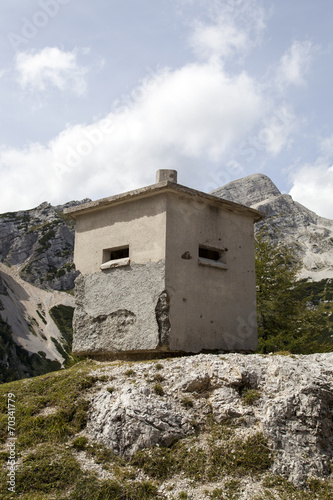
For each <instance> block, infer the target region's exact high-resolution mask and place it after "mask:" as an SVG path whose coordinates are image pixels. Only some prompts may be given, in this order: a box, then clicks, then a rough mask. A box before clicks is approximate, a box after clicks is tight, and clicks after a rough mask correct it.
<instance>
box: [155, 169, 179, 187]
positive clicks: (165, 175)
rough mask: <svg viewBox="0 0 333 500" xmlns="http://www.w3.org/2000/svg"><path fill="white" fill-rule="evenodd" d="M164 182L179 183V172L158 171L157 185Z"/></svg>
mask: <svg viewBox="0 0 333 500" xmlns="http://www.w3.org/2000/svg"><path fill="white" fill-rule="evenodd" d="M164 181H169V182H175V183H177V170H157V172H156V184H158V183H159V182H164Z"/></svg>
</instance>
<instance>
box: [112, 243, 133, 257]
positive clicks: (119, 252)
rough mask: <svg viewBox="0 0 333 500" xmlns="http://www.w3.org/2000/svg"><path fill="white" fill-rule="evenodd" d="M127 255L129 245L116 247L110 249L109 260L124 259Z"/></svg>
mask: <svg viewBox="0 0 333 500" xmlns="http://www.w3.org/2000/svg"><path fill="white" fill-rule="evenodd" d="M128 257H129V247H128V246H127V247H123V248H118V249H116V250H111V252H110V260H118V259H126V258H128Z"/></svg>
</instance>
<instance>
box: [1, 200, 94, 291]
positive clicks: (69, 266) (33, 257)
mask: <svg viewBox="0 0 333 500" xmlns="http://www.w3.org/2000/svg"><path fill="white" fill-rule="evenodd" d="M84 201H86V200H84ZM79 203H81V202H70V203H67V204H66V205H61V206H57V207H53V206H51V205H50V204H49V203H42V204H41V205H39V206H38V207H37V208H34V209H32V210H25V211H20V212H10V213H6V214H2V215H0V261H1V262H2V263H4V264H6V265H7V266H14V267H15V268H16V269H18V270H19V271H20V276H21V277H22V278H23V279H24V280H25V281H28V282H29V283H32V284H34V285H36V286H38V287H40V288H43V289H46V290H70V289H72V288H73V287H74V280H75V277H76V276H77V272H76V271H75V269H74V265H73V247H74V223H73V221H72V220H71V219H69V218H68V217H66V216H65V215H64V214H63V210H64V208H67V207H69V206H72V205H76V204H79Z"/></svg>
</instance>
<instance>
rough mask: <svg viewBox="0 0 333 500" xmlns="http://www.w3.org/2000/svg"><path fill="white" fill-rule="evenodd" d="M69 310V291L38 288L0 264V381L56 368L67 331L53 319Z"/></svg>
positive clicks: (65, 353)
mask: <svg viewBox="0 0 333 500" xmlns="http://www.w3.org/2000/svg"><path fill="white" fill-rule="evenodd" d="M73 310H74V297H73V295H70V294H68V293H64V292H62V293H61V292H57V291H49V290H43V289H41V288H38V287H36V286H34V285H31V284H30V283H27V282H26V281H24V280H23V279H22V278H20V276H19V271H18V270H17V269H15V268H8V267H7V266H5V265H4V264H0V319H1V325H0V329H1V341H0V382H4V381H7V380H15V379H17V378H25V377H29V376H33V375H38V374H41V373H47V372H49V371H50V370H56V369H60V368H61V367H62V366H63V365H64V361H65V360H66V359H67V358H68V355H69V353H68V351H69V347H70V345H71V333H70V332H69V335H66V331H65V330H64V329H63V328H61V326H60V325H59V322H58V321H57V320H58V317H59V313H60V314H63V313H64V312H67V313H68V311H69V313H70V312H71V311H73ZM59 327H60V328H59Z"/></svg>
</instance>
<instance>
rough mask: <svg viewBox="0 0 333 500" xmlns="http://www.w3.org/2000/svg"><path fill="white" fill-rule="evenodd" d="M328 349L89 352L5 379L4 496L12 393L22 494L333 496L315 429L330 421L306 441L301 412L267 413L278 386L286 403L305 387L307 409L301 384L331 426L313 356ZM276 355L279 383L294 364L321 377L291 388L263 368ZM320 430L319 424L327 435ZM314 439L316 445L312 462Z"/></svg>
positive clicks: (249, 499)
mask: <svg viewBox="0 0 333 500" xmlns="http://www.w3.org/2000/svg"><path fill="white" fill-rule="evenodd" d="M320 356H327V355H320ZM307 359H308V360H309V361H307ZM246 360H248V361H246ZM320 360H322V362H323V363H324V364H323V368H322V369H325V370H326V372H327V366H329V365H327V363H331V358H329V359H327V360H326V361H325V359H324V358H316V359H313V360H312V358H311V361H310V358H304V359H303V358H299V359H298V358H297V359H296V357H295V358H294V359H293V358H290V357H281V356H275V357H274V356H273V357H272V356H271V357H269V356H260V355H256V356H244V355H225V356H214V355H206V356H205V355H201V356H194V357H183V358H174V359H168V360H163V362H160V361H151V362H144V363H143V362H137V363H125V362H118V363H116V362H113V363H107V362H105V363H98V362H93V361H85V362H80V363H78V364H77V365H75V366H73V367H72V368H70V369H65V370H62V371H59V372H53V373H49V374H47V375H43V376H40V377H35V378H33V379H26V380H21V381H16V382H11V383H7V384H3V385H1V386H0V404H1V419H0V442H1V449H0V450H1V451H0V460H1V469H0V470H1V472H0V474H1V485H2V490H1V498H4V499H6V498H12V497H13V495H12V493H11V492H9V491H6V486H5V485H6V474H7V469H6V465H7V460H8V457H9V450H8V428H7V425H8V408H7V397H8V394H10V397H11V398H12V400H15V437H17V440H16V441H15V445H16V448H15V451H16V454H17V458H18V470H17V472H16V484H15V495H17V496H18V498H21V499H22V500H28V499H29V500H48V499H50V500H51V499H70V500H71V499H72V500H76V499H82V500H83V499H87V498H89V499H91V500H105V499H113V500H125V499H127V500H136V499H158V498H160V499H169V500H171V499H193V500H200V499H207V500H208V499H243V500H264V499H281V500H291V499H295V500H314V499H323V500H328V499H331V498H332V496H333V483H332V479H331V475H330V471H329V461H330V460H331V459H332V456H331V455H328V451H324V448H321V449H319V448H318V449H317V448H315V447H314V446H317V445H314V444H313V443H314V436H315V434H313V435H312V432H318V430H317V431H314V430H313V431H312V430H311V429H309V433H308V434H309V435H308V441H307V442H304V441H303V442H299V443H298V441H297V439H296V438H297V429H296V427H297V425H296V424H294V425H296V427H294V428H295V429H296V435H295V430H294V431H292V432H293V434H290V433H289V432H290V431H289V430H288V421H290V419H292V420H293V417H291V415H290V413H289V417H288V418H287V419H286V420H285V424H284V423H283V422H284V418H285V417H284V416H283V415H284V414H282V413H281V414H279V416H278V417H277V418H278V420H277V421H272V420H269V421H267V422H266V423H267V425H265V424H264V425H261V424H260V421H261V418H263V420H262V422H265V419H266V420H267V418H269V417H268V415H269V413H267V405H268V406H269V405H270V398H275V403H274V404H275V406H276V408H281V411H282V408H283V407H284V405H285V402H287V401H289V400H290V397H291V395H292V394H295V396H293V397H294V398H296V399H294V402H293V403H292V405H293V407H294V408H295V409H297V408H298V409H297V411H298V413H299V414H300V415H303V414H304V415H305V414H306V411H307V410H306V408H305V407H304V406H302V404H303V405H304V400H303V403H300V402H298V403H297V401H298V400H297V397H298V393H299V392H301V393H303V394H308V397H309V402H310V400H311V401H314V399H313V398H315V399H316V398H317V400H318V404H320V405H321V408H322V409H321V417H320V422H321V424H322V426H324V427H325V425H326V424H325V422H326V420H325V418H326V417H325V412H326V410H325V408H326V406H325V405H326V403H327V396H325V397H324V396H323V398H324V399H325V398H326V401H324V399H323V400H321V399H320V398H321V396H320V391H321V389H320V385H321V375H320V373H321V372H318V373H317V371H316V370H317V368H316V369H313V367H312V365H311V363H314V362H316V363H317V364H316V367H317V366H318V361H320ZM320 362H321V361H320ZM244 363H245V364H244ZM267 363H268V364H267ZM319 364H320V363H319ZM261 366H262V368H261ZM265 366H266V368H265ZM269 366H270V367H272V370H273V371H274V376H273V378H272V381H274V383H275V381H278V380H281V382H279V384H281V383H282V381H283V380H285V375H284V373H285V370H286V371H287V372H288V373H291V372H292V371H293V370H294V371H295V370H296V371H295V373H296V372H297V373H296V375H297V374H298V371H299V373H302V374H303V380H305V379H306V377H307V375H306V373H307V371H309V379H308V380H309V381H310V377H311V379H312V381H313V382H312V386H313V387H315V386H316V384H317V383H318V384H319V385H318V388H317V389H316V390H315V391H314V389H313V388H312V389H310V390H309V386H308V385H307V384H308V382H306V383H305V385H304V388H302V386H297V384H296V383H295V380H290V384H291V385H287V386H286V387H285V388H283V387H282V388H281V391H282V392H281V393H280V392H279V389H277V386H276V387H275V388H274V387H273V385H272V383H273V382H270V381H269V377H267V375H266V376H265V378H261V377H262V376H261V375H260V373H261V370H262V371H263V373H264V372H267V373H269V371H270V370H269V369H268V367H269ZM292 366H293V367H294V368H292V369H291V367H292ZM325 367H326V368H325ZM233 370H235V371H233ZM251 373H252V375H251ZM255 373H256V374H257V375H256V376H257V379H255V377H254V374H255ZM278 373H279V374H278ZM217 374H218V375H217ZM296 375H295V376H296ZM327 376H328V377H330V380H331V379H332V377H331V374H330V375H329V374H328V372H327ZM249 377H250V378H249ZM251 377H252V378H251ZM297 377H298V375H297V376H296V379H297ZM317 381H318V382H317ZM284 383H286V382H284ZM309 383H310V382H309ZM287 384H289V381H288V382H287ZM228 391H229V392H228ZM290 391H291V392H290ZM318 391H319V392H318ZM227 393H228V394H229V396H227ZM221 398H222V399H221ZM230 398H231V399H230ZM318 398H319V399H318ZM284 401H285V402H284ZM331 403H332V401H331ZM311 404H313V403H311ZM316 404H317V403H316ZM283 411H284V410H283ZM289 411H290V410H287V413H288V412H289ZM105 412H106V413H105ZM103 415H104V416H103ZM256 415H257V416H256ZM260 415H262V417H260ZM314 418H316V417H314ZM299 420H302V416H299ZM274 422H275V423H274ZM278 422H280V423H278ZM317 423H318V422H317ZM308 424H309V427H311V425H310V423H308ZM279 425H282V427H281V430H280V431H279V432H284V433H286V442H285V444H282V445H281V444H280V447H279V446H278V445H277V444H276V443H277V441H275V437H274V436H275V434H274V432H275V431H276V432H277V430H278V426H279ZM283 426H285V427H283ZM107 429H109V430H107ZM117 429H118V430H117ZM283 429H284V430H283ZM323 431H324V432H325V428H323ZM303 432H304V431H303ZM319 432H321V431H320V430H319ZM140 436H141V437H140ZM144 436H146V437H145V438H144V439H146V441H144V442H142V441H141V439H142V437H144ZM320 439H321V438H320V435H319V434H318V435H317V437H316V438H315V441H318V443H319V442H320ZM140 443H141V444H140ZM297 443H298V444H297ZM311 443H312V444H311ZM149 444H150V445H149ZM289 444H290V448H288V446H289ZM281 446H282V447H283V449H281ZM297 446H300V447H301V448H300V450H299V451H297ZM306 447H308V450H309V453H310V454H313V460H312V461H311V460H310V462H308V461H307V459H306V458H305V457H304V453H305V449H306ZM117 450H118V451H117ZM295 450H296V451H295ZM325 450H328V448H325ZM317 452H319V455H317ZM323 454H324V455H323ZM325 454H326V458H325V459H324V461H322V459H323V457H324V456H325ZM320 457H321V458H320ZM307 464H308V465H307ZM311 464H312V465H311ZM326 464H327V466H326ZM327 467H328V468H327ZM301 470H303V471H304V473H303V472H302V474H303V476H302V474H301V475H299V474H300V471H301ZM320 470H321V471H322V472H321V473H320ZM279 471H280V472H279ZM283 471H284V472H283ZM311 471H312V472H311ZM304 474H305V475H304ZM288 477H290V478H294V479H293V482H289V481H288ZM297 478H298V479H297ZM295 481H296V483H297V481H298V482H299V484H298V485H297V484H296V483H295Z"/></svg>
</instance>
